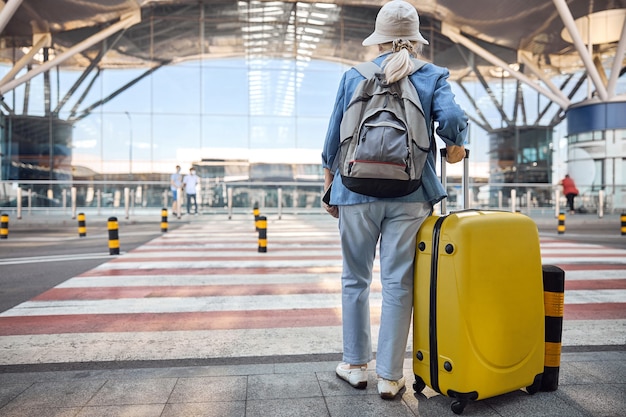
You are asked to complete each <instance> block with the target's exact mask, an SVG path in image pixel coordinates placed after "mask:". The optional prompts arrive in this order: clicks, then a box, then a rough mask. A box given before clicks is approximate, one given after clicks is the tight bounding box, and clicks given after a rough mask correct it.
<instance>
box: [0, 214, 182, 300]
mask: <svg viewBox="0 0 626 417" xmlns="http://www.w3.org/2000/svg"><path fill="white" fill-rule="evenodd" d="M182 224H184V223H183V222H177V223H171V222H170V223H169V225H168V230H174V229H176V228H178V227H180V226H181V225H182ZM161 234H162V232H161V229H160V224H159V223H158V222H156V223H148V222H138V223H132V222H129V223H120V224H119V227H118V235H119V242H120V252H121V253H124V252H126V251H130V250H132V249H134V248H136V247H137V246H140V245H142V244H144V243H146V242H148V241H150V240H152V239H154V238H156V237H158V236H161ZM112 256H115V255H110V254H109V241H108V230H107V226H106V223H105V222H99V223H96V224H92V225H90V224H89V222H88V223H87V236H86V237H79V236H78V228H77V226H74V224H73V222H72V224H68V225H61V226H59V225H55V226H46V225H39V224H29V225H21V224H19V223H18V222H13V224H11V223H9V235H8V238H7V239H2V240H1V241H0V311H5V310H8V309H9V308H12V307H14V306H16V305H18V304H20V303H22V302H24V301H28V300H30V299H31V298H33V297H35V296H37V295H39V294H41V293H43V292H45V291H46V290H48V289H50V288H52V287H54V286H56V285H58V284H60V283H62V282H64V281H66V280H68V279H70V278H72V277H75V276H77V275H80V274H81V273H83V272H85V271H88V270H91V269H93V268H95V267H96V266H98V265H100V264H102V263H104V262H106V261H108V260H110V259H111V257H112Z"/></svg>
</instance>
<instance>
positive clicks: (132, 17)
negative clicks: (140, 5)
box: [0, 9, 141, 96]
mask: <svg viewBox="0 0 626 417" xmlns="http://www.w3.org/2000/svg"><path fill="white" fill-rule="evenodd" d="M140 21H141V10H140V9H137V11H136V12H134V13H132V14H129V15H126V16H123V17H122V18H121V19H120V20H119V21H118V22H116V23H114V24H112V25H111V26H109V27H107V28H106V29H103V30H102V31H100V32H98V33H96V34H95V35H93V36H91V37H89V38H87V39H85V40H84V41H82V42H80V43H78V44H76V45H74V46H73V47H71V48H70V49H68V50H67V51H65V52H63V53H62V54H60V55H58V56H57V57H56V58H55V59H53V60H51V61H47V62H44V63H43V64H41V65H39V66H37V67H36V68H34V69H33V70H31V71H29V72H28V73H26V74H24V75H23V76H21V77H19V78H16V79H15V80H12V81H9V82H8V83H6V84H3V85H0V96H3V95H4V94H6V93H7V92H8V91H11V90H13V89H14V88H16V87H18V86H19V85H21V84H23V83H25V82H26V81H28V80H30V79H32V78H33V77H35V76H37V75H39V74H41V73H42V72H46V71H49V70H50V69H51V68H54V67H55V66H57V65H60V64H62V63H63V62H64V61H65V60H67V59H69V58H71V57H72V56H73V55H75V54H77V53H80V52H82V51H84V50H85V49H87V48H89V47H91V46H93V45H95V44H96V43H98V42H101V41H102V40H104V39H106V38H108V37H109V36H111V35H113V34H114V33H117V32H118V31H120V30H122V29H127V28H129V27H131V26H133V25H135V24H137V23H139V22H140Z"/></svg>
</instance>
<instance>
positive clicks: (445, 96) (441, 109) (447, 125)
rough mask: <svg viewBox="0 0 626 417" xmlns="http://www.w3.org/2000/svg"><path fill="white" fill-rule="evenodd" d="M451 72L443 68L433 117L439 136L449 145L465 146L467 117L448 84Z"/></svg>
mask: <svg viewBox="0 0 626 417" xmlns="http://www.w3.org/2000/svg"><path fill="white" fill-rule="evenodd" d="M449 76H450V72H449V71H448V70H447V69H445V68H442V72H441V76H440V77H439V78H438V79H437V82H436V84H435V91H434V96H433V103H432V112H433V113H432V117H433V120H434V121H435V122H437V124H438V126H437V135H439V137H441V139H443V141H444V142H445V143H446V144H447V145H463V144H464V143H465V139H466V138H467V116H466V114H465V112H464V111H463V109H461V107H460V106H459V105H458V104H457V103H456V101H455V100H454V94H453V93H452V89H451V88H450V84H449V83H448V77H449Z"/></svg>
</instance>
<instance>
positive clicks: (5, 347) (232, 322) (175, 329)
mask: <svg viewBox="0 0 626 417" xmlns="http://www.w3.org/2000/svg"><path fill="white" fill-rule="evenodd" d="M227 227H228V229H226V230H225V229H224V225H223V224H220V223H210V222H207V223H195V224H193V225H189V226H183V227H181V228H179V229H176V230H174V231H171V232H168V233H167V234H164V235H163V236H161V237H159V238H157V239H154V240H152V241H150V242H147V243H146V244H144V245H142V246H141V247H139V248H136V249H134V250H132V251H130V252H128V253H125V254H123V255H121V256H119V257H115V258H113V259H111V260H110V261H109V262H106V263H104V264H101V265H100V266H98V267H96V268H94V269H92V270H90V271H87V272H85V273H83V274H81V275H79V276H76V277H73V278H71V279H69V280H67V281H66V282H64V283H62V284H60V285H58V286H57V287H55V288H53V289H51V290H49V291H46V292H44V293H43V294H41V295H39V296H37V297H35V298H33V299H32V300H29V301H27V302H25V303H22V304H20V305H18V306H16V307H14V308H12V309H10V310H7V311H5V312H3V313H1V314H0V336H2V338H0V351H2V352H3V355H0V364H6V363H30V362H29V361H34V362H43V361H50V362H57V361H77V360H83V361H88V360H119V358H127V359H129V358H132V359H165V358H171V357H178V358H180V357H193V355H194V354H197V353H193V352H192V350H193V349H192V348H190V347H189V346H187V345H188V344H189V343H191V342H190V341H195V342H194V343H196V342H198V340H200V337H202V338H203V339H202V340H205V343H206V346H207V349H206V352H205V354H206V355H209V356H211V355H232V356H246V355H257V354H262V353H260V352H265V351H268V352H269V351H270V349H273V350H272V353H271V354H302V353H329V352H340V351H341V283H340V277H341V269H342V258H341V246H340V242H339V236H338V230H337V225H336V222H335V221H318V220H316V221H313V222H309V221H308V219H306V218H304V219H292V220H287V221H274V222H271V223H270V225H269V226H268V229H269V230H268V252H267V253H258V252H257V241H256V239H257V235H256V231H255V230H254V227H253V225H252V223H251V222H240V221H233V222H232V223H231V222H229V223H228V224H227ZM541 254H542V261H543V263H544V264H554V265H557V266H560V267H561V268H563V269H564V270H565V271H566V293H565V323H564V335H563V344H564V345H568V344H570V345H573V344H615V343H624V342H626V340H623V339H624V334H625V333H626V332H625V331H624V330H625V329H626V250H622V249H616V248H608V247H606V246H603V245H595V244H584V243H580V244H579V243H573V242H567V241H560V240H559V239H554V238H545V237H542V239H541ZM379 274H380V267H379V261H378V259H377V260H376V263H375V267H374V277H373V278H374V280H373V284H372V288H371V296H370V299H371V307H372V325H373V327H374V329H373V334H375V331H376V329H375V328H376V327H377V325H378V323H379V322H378V319H379V313H380V305H381V288H380V280H379V279H378V278H379ZM242 331H248V332H252V333H250V334H251V335H252V336H250V334H246V333H241V332H242ZM129 334H132V335H134V336H135V338H133V337H131V336H129ZM616 334H617V335H616ZM64 335H72V337H71V338H69V337H66V336H64ZM98 335H100V336H98ZM98 337H104V338H105V339H106V340H108V341H109V343H108V345H107V344H104V343H102V342H100V341H99V339H98ZM181 337H182V338H184V340H185V343H184V346H183V345H182V344H180V343H177V342H176V341H175V340H174V339H175V338H181ZM207 338H208V339H210V340H213V339H217V340H222V342H221V343H220V344H216V343H212V342H206V340H207ZM211 338H213V339H211ZM238 338H239V339H238ZM241 338H245V339H246V340H245V341H244V342H242V343H240V344H237V343H234V341H235V340H240V339H241ZM267 338H277V341H278V342H276V343H274V341H268V340H266V339H267ZM138 340H139V341H144V342H145V343H152V342H148V341H158V342H154V343H157V344H159V346H152V347H151V348H150V349H148V351H140V349H138V348H136V346H135V345H136V343H137V342H138ZM229 340H230V341H233V344H235V345H236V346H230V345H229V344H228V341H229ZM168 341H169V343H170V346H169V347H168V346H167V343H168ZM373 342H374V343H375V342H376V341H375V340H374V341H373ZM255 344H256V345H257V346H258V349H256V350H255V349H254V345H255ZM296 345H297V346H298V348H296V347H295V346H296ZM303 345H305V346H307V347H308V350H307V352H302V348H301V346H303ZM33 346H36V347H33ZM76 346H83V348H84V349H85V351H84V352H83V351H81V353H80V354H77V351H76ZM87 346H90V348H87ZM173 346H175V347H173ZM298 349H299V350H298ZM20 350H21V353H20ZM33 351H37V354H36V355H35V356H33V358H30V356H29V354H31V353H33ZM26 352H29V353H28V354H27V353H26ZM55 353H56V356H54V357H53V355H54V354H55ZM103 358H108V359H103ZM111 358H114V359H111Z"/></svg>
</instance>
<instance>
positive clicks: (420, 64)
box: [411, 58, 428, 74]
mask: <svg viewBox="0 0 626 417" xmlns="http://www.w3.org/2000/svg"><path fill="white" fill-rule="evenodd" d="M411 61H413V71H412V72H411V74H415V73H416V72H417V71H419V70H420V69H421V68H422V67H423V66H424V65H426V64H428V62H426V61H422V60H421V59H417V58H411Z"/></svg>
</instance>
